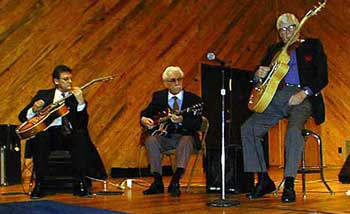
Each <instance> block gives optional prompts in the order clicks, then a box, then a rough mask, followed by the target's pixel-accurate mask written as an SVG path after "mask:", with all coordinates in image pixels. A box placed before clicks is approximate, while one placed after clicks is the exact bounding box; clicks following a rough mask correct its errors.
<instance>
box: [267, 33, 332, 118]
mask: <svg viewBox="0 0 350 214" xmlns="http://www.w3.org/2000/svg"><path fill="white" fill-rule="evenodd" d="M283 46H284V44H283V43H282V42H279V43H277V44H275V45H272V46H270V47H269V49H268V51H267V54H266V55H265V57H264V58H263V59H262V61H261V65H264V66H269V65H270V63H271V61H272V59H273V57H274V56H275V54H276V53H277V52H278V51H280V50H281V49H282V47H283ZM296 55H297V61H298V70H299V78H300V84H301V87H309V88H310V89H311V90H312V92H313V93H314V95H313V96H311V97H309V98H308V99H310V102H311V105H312V116H313V117H314V119H315V121H316V123H317V124H321V123H322V122H324V120H325V106H324V102H323V98H322V94H321V90H322V89H323V88H324V87H325V86H326V85H327V84H328V66H327V57H326V54H325V53H324V50H323V46H322V43H321V41H320V40H318V39H306V40H305V41H304V42H303V43H301V45H300V46H299V47H297V48H296Z"/></svg>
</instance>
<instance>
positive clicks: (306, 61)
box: [241, 13, 328, 202]
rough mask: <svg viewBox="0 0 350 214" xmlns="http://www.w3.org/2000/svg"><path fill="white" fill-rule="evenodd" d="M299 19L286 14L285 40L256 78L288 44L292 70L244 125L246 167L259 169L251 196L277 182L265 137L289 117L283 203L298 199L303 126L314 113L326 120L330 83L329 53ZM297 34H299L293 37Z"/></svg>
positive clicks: (282, 23)
mask: <svg viewBox="0 0 350 214" xmlns="http://www.w3.org/2000/svg"><path fill="white" fill-rule="evenodd" d="M298 25H299V21H298V19H297V18H296V17H295V16H294V15H293V14H290V13H285V14H282V15H281V16H280V17H279V18H278V20H277V22H276V27H277V30H278V33H279V36H280V38H281V40H282V41H281V42H279V43H277V44H275V45H272V46H271V47H270V48H269V49H268V52H267V54H266V55H265V57H264V58H263V60H262V62H261V66H260V67H259V68H258V69H257V70H256V72H255V76H254V78H253V82H256V83H257V82H258V81H261V80H262V81H265V79H266V78H268V77H269V74H270V72H271V70H272V68H271V66H269V65H270V63H271V61H273V60H274V58H275V57H276V55H278V53H279V51H280V50H281V49H282V47H284V45H285V44H286V43H287V42H288V41H289V40H291V43H292V45H291V46H289V47H288V51H287V52H288V56H289V59H288V61H289V62H288V66H287V68H288V70H287V74H286V75H285V77H284V79H283V80H282V81H281V82H280V84H279V87H278V89H277V91H276V93H275V94H274V95H273V98H272V100H271V102H270V103H269V105H268V106H267V108H266V109H265V110H263V111H262V112H255V113H254V114H253V115H252V116H251V117H250V118H249V119H248V120H247V121H246V122H245V123H244V124H243V125H242V127H241V138H242V145H243V155H244V169H245V172H253V173H257V174H258V183H257V184H256V185H255V187H254V188H253V189H252V191H251V193H250V194H249V195H248V197H249V198H250V199H255V198H259V197H262V196H263V195H265V194H267V193H270V192H272V191H274V190H275V189H276V188H275V184H274V183H273V181H272V180H271V179H270V177H269V176H268V174H267V168H266V162H265V159H264V152H263V148H262V145H261V142H262V139H263V137H264V136H265V134H266V133H267V132H268V130H269V129H270V128H271V127H272V126H274V125H275V124H276V123H277V122H278V121H279V120H280V119H282V118H287V119H288V128H287V133H286V137H285V139H286V140H285V170H284V177H285V188H284V190H283V194H282V198H281V200H282V202H294V201H295V191H294V178H295V176H296V173H297V170H298V165H299V162H300V158H301V154H302V151H303V149H304V138H303V136H302V129H303V128H304V124H305V122H306V120H307V119H308V118H309V117H310V116H312V117H313V118H314V119H315V121H316V123H317V124H320V123H322V122H323V121H324V117H325V116H324V104H323V99H322V95H321V93H320V92H321V90H322V89H323V88H324V87H325V86H326V85H327V83H328V71H327V58H326V55H325V53H324V51H323V47H322V44H321V42H320V40H318V39H306V40H302V39H300V38H299V37H300V35H299V32H298V31H296V29H298ZM292 35H294V36H295V37H292Z"/></svg>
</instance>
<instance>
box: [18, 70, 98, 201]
mask: <svg viewBox="0 0 350 214" xmlns="http://www.w3.org/2000/svg"><path fill="white" fill-rule="evenodd" d="M52 80H53V83H54V85H55V88H52V89H48V90H39V91H38V92H37V94H36V95H35V96H34V98H33V99H32V101H31V102H30V103H29V104H28V105H27V106H26V107H25V108H24V109H23V110H22V111H21V112H20V114H19V120H20V121H22V122H25V121H27V120H29V119H31V118H33V117H34V116H35V115H36V114H37V113H38V112H39V111H40V110H42V109H43V108H45V107H46V106H48V105H50V104H52V103H54V102H56V101H58V100H60V99H62V98H63V97H65V96H68V95H69V94H70V93H72V94H73V96H70V97H68V98H67V99H66V100H65V101H64V102H65V105H66V106H67V107H68V108H69V113H68V114H67V115H66V116H64V117H59V118H57V119H56V120H54V121H53V122H52V123H51V124H50V126H49V128H48V129H47V130H46V131H44V132H40V133H38V134H37V135H36V136H35V137H34V138H33V139H30V141H31V142H30V143H31V146H32V148H31V149H32V152H33V164H34V171H35V177H36V182H35V187H34V189H33V192H32V194H31V198H32V199H37V198H41V197H43V196H44V192H43V190H42V182H43V179H44V177H45V176H46V175H47V172H48V156H49V152H50V151H51V150H52V149H54V148H57V147H58V146H61V147H62V146H64V148H66V149H68V150H70V152H71V155H72V162H73V172H74V177H75V178H76V185H75V186H76V190H75V191H74V194H75V195H78V196H81V197H89V196H90V195H91V193H90V191H89V190H88V185H87V180H86V177H85V176H86V175H87V172H88V171H89V170H91V169H88V167H90V168H94V167H95V165H91V164H90V165H89V161H90V162H91V161H92V160H97V161H96V162H95V163H94V164H96V165H97V164H99V163H97V162H99V161H100V158H99V156H98V153H97V151H96V150H95V149H94V145H92V143H91V140H90V137H89V134H88V130H87V126H88V113H87V103H86V101H85V100H84V96H83V93H82V91H81V89H80V88H79V87H73V86H72V70H71V69H70V68H69V67H67V66H65V65H58V66H56V67H55V69H54V71H53V74H52ZM94 152H96V153H94ZM91 153H92V154H91ZM92 155H95V156H96V155H97V157H95V156H92ZM92 157H93V158H95V159H93V158H92ZM96 158H97V159H96ZM100 163H101V164H102V162H100ZM101 167H102V168H103V169H101V170H103V171H104V167H103V166H101ZM102 174H103V172H102Z"/></svg>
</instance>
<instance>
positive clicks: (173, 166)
mask: <svg viewBox="0 0 350 214" xmlns="http://www.w3.org/2000/svg"><path fill="white" fill-rule="evenodd" d="M167 156H168V157H169V161H170V165H171V169H172V170H173V173H175V171H176V165H175V161H174V160H173V158H172V155H167Z"/></svg>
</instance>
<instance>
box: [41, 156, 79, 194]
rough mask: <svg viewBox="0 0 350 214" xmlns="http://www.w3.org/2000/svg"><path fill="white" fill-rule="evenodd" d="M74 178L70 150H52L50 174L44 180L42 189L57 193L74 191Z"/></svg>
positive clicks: (49, 161)
mask: <svg viewBox="0 0 350 214" xmlns="http://www.w3.org/2000/svg"><path fill="white" fill-rule="evenodd" d="M74 181H75V178H74V176H73V163H72V157H71V154H70V152H69V151H68V150H52V151H50V154H49V160H48V173H47V175H46V176H44V178H43V183H42V188H43V189H46V190H49V191H50V190H54V191H55V192H56V191H64V192H66V191H68V192H70V191H72V190H73V187H74Z"/></svg>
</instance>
